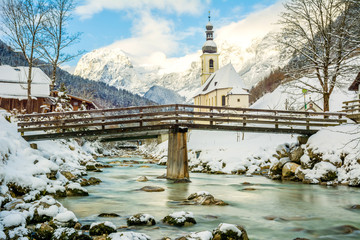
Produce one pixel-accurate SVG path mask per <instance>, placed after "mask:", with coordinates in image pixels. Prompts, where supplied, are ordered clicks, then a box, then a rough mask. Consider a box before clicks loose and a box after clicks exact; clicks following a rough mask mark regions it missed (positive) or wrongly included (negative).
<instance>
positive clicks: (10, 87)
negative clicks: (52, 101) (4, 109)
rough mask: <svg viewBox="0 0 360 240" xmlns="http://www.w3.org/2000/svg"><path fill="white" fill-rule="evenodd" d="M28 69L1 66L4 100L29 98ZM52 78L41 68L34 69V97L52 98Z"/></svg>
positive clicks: (0, 91)
mask: <svg viewBox="0 0 360 240" xmlns="http://www.w3.org/2000/svg"><path fill="white" fill-rule="evenodd" d="M28 71H29V68H28V67H11V66H8V65H1V66H0V96H1V97H3V98H17V99H26V98H27V75H28ZM50 83H51V80H50V78H49V77H48V76H47V75H46V74H45V73H44V72H43V71H41V69H40V68H32V83H31V95H32V97H49V96H50V87H49V86H50Z"/></svg>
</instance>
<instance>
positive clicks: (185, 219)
mask: <svg viewBox="0 0 360 240" xmlns="http://www.w3.org/2000/svg"><path fill="white" fill-rule="evenodd" d="M163 222H164V223H166V224H169V225H174V226H178V227H183V226H185V227H186V226H191V225H193V224H196V221H195V218H194V214H193V213H192V212H185V211H181V212H174V213H171V214H169V215H168V216H166V217H164V219H163Z"/></svg>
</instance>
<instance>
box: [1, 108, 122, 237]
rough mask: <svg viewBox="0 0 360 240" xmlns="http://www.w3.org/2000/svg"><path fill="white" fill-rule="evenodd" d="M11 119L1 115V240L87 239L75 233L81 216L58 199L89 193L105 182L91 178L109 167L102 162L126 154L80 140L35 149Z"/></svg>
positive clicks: (44, 144)
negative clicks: (95, 186)
mask: <svg viewBox="0 0 360 240" xmlns="http://www.w3.org/2000/svg"><path fill="white" fill-rule="evenodd" d="M6 119H7V120H6ZM9 119H11V118H9V115H8V114H7V113H5V112H1V114H0V129H2V130H1V131H0V207H1V212H0V239H28V238H35V239H50V238H48V237H49V236H53V239H66V237H68V236H70V235H72V236H75V235H79V236H81V235H82V234H81V233H78V232H76V231H75V230H74V227H77V228H79V227H80V225H79V223H78V219H77V218H76V216H75V214H74V213H73V212H72V211H69V210H68V209H66V208H65V207H63V206H62V204H60V203H59V202H58V201H57V200H56V198H58V197H66V196H86V195H88V192H87V190H86V189H85V188H84V186H88V185H92V184H98V183H99V182H101V180H100V179H97V178H88V177H87V172H88V171H101V168H103V167H106V166H104V165H102V164H99V163H98V162H97V161H96V158H97V157H101V156H119V155H122V154H123V151H122V150H118V149H116V148H114V146H113V145H101V144H100V143H98V142H84V141H79V140H78V141H76V140H69V141H65V140H56V141H42V142H37V143H36V145H30V144H29V143H28V142H26V141H25V140H24V139H23V138H22V137H21V136H20V134H19V133H18V132H17V127H16V124H15V123H10V122H9V121H8V120H9ZM34 148H36V149H34ZM49 232H51V234H50V235H49Z"/></svg>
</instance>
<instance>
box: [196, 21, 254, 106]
mask: <svg viewBox="0 0 360 240" xmlns="http://www.w3.org/2000/svg"><path fill="white" fill-rule="evenodd" d="M205 33H206V42H205V44H204V46H203V47H202V52H203V53H202V55H201V57H200V58H201V75H200V78H201V88H200V90H199V92H198V93H197V94H196V95H195V96H194V104H195V105H203V106H217V107H219V106H220V107H221V106H222V107H238V108H247V107H249V93H248V91H247V89H246V88H245V85H244V83H243V81H242V80H241V78H240V76H239V74H238V73H237V72H236V71H235V69H234V67H233V65H232V64H231V63H229V64H227V65H225V66H224V67H222V68H220V69H219V55H220V54H219V53H218V52H217V46H216V43H215V42H214V31H213V25H212V24H211V22H210V16H209V22H208V23H207V25H206V31H205Z"/></svg>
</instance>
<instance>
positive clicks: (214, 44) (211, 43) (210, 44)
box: [203, 40, 217, 48]
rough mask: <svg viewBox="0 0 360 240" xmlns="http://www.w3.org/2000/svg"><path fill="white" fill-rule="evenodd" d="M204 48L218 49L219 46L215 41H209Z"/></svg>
mask: <svg viewBox="0 0 360 240" xmlns="http://www.w3.org/2000/svg"><path fill="white" fill-rule="evenodd" d="M203 47H214V48H216V47H217V46H216V43H215V42H214V41H213V40H207V41H206V42H205V43H204V45H203Z"/></svg>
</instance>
